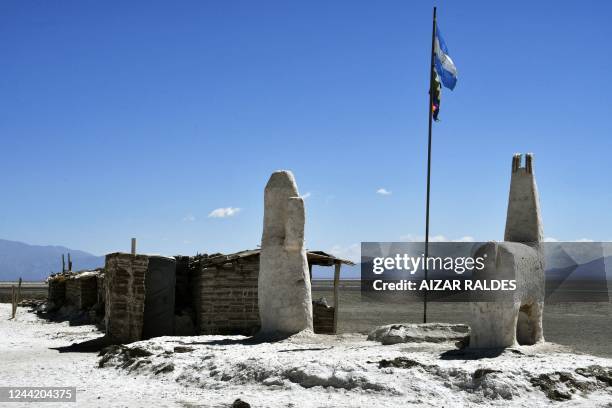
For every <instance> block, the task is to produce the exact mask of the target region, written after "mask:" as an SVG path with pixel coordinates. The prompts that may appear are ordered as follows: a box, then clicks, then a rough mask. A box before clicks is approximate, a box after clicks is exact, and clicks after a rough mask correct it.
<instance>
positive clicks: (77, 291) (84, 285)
mask: <svg viewBox="0 0 612 408" xmlns="http://www.w3.org/2000/svg"><path fill="white" fill-rule="evenodd" d="M97 300H98V284H97V278H96V277H95V276H91V277H88V278H81V279H74V278H71V279H68V280H67V281H66V301H68V303H71V304H73V305H75V306H76V307H77V308H79V309H87V308H89V307H91V306H93V305H95V304H96V302H97Z"/></svg>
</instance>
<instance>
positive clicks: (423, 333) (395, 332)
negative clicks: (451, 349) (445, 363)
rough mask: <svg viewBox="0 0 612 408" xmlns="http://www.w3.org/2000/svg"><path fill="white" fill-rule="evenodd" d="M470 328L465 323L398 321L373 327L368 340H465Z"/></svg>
mask: <svg viewBox="0 0 612 408" xmlns="http://www.w3.org/2000/svg"><path fill="white" fill-rule="evenodd" d="M469 337H470V328H469V326H467V325H465V324H451V323H422V324H417V323H398V324H388V325H385V326H380V327H377V328H375V329H374V330H372V331H371V332H370V334H369V335H368V340H372V341H378V342H380V343H381V344H384V345H388V344H398V343H423V342H426V343H442V342H456V341H462V342H465V341H467V340H468V339H469Z"/></svg>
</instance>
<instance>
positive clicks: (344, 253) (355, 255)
mask: <svg viewBox="0 0 612 408" xmlns="http://www.w3.org/2000/svg"><path fill="white" fill-rule="evenodd" d="M329 252H330V253H331V254H332V255H334V256H337V257H338V258H342V259H348V260H349V261H353V262H355V263H358V262H361V245H360V244H351V245H349V246H341V245H334V246H333V247H332V248H331V249H330V250H329Z"/></svg>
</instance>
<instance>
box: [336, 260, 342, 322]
mask: <svg viewBox="0 0 612 408" xmlns="http://www.w3.org/2000/svg"><path fill="white" fill-rule="evenodd" d="M341 267H342V264H341V263H340V262H338V261H336V263H335V265H334V333H338V307H339V305H340V299H339V297H340V288H339V286H340V268H341Z"/></svg>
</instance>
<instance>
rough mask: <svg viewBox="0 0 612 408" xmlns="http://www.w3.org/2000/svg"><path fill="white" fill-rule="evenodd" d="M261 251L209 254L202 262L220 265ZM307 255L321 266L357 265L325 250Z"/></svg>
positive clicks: (250, 250) (252, 255)
mask: <svg viewBox="0 0 612 408" xmlns="http://www.w3.org/2000/svg"><path fill="white" fill-rule="evenodd" d="M260 253H261V249H259V248H258V249H249V250H246V251H240V252H236V253H233V254H213V255H210V256H208V257H207V258H203V259H202V260H201V262H203V264H205V265H220V264H224V263H227V262H234V261H239V260H241V259H246V258H250V257H259V254H260ZM306 257H307V258H308V263H309V264H311V265H319V266H333V265H335V264H344V265H355V264H354V263H353V262H351V261H349V260H348V259H341V258H337V257H335V256H333V255H331V254H328V253H326V252H323V251H306Z"/></svg>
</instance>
